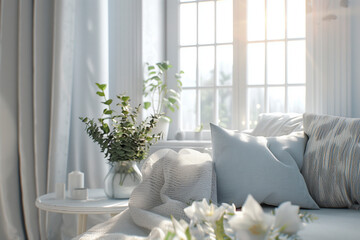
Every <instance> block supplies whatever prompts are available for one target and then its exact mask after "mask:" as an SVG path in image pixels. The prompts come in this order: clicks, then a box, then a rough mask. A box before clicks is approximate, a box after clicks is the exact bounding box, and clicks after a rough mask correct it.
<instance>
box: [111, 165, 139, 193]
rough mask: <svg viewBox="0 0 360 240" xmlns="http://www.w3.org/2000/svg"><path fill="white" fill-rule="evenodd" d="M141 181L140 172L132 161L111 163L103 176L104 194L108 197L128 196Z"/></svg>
mask: <svg viewBox="0 0 360 240" xmlns="http://www.w3.org/2000/svg"><path fill="white" fill-rule="evenodd" d="M141 181H142V175H141V172H140V170H139V168H138V166H137V164H136V162H134V161H119V162H116V163H113V164H112V166H111V168H110V170H109V173H108V174H107V175H106V176H105V179H104V183H105V188H104V190H105V194H106V196H107V197H108V198H117V199H121V198H129V197H130V195H131V193H132V191H133V190H134V188H135V187H136V186H137V185H139V184H140V182H141Z"/></svg>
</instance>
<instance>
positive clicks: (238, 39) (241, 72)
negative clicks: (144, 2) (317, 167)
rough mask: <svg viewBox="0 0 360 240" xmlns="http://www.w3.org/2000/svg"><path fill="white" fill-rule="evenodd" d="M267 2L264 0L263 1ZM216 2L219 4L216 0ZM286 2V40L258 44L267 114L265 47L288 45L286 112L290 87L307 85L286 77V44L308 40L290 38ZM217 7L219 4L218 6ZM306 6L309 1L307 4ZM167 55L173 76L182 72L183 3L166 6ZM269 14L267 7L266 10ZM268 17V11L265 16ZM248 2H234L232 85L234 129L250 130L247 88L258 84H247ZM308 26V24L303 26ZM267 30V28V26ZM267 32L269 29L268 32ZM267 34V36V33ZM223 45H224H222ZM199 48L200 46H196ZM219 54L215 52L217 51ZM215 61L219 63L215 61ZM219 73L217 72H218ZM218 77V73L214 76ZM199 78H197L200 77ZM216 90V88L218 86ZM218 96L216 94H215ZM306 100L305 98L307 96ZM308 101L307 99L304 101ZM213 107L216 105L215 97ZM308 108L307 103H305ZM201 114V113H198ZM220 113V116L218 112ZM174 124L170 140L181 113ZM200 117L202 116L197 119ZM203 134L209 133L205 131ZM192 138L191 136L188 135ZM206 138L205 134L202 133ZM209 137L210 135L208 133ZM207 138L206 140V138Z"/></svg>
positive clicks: (285, 85)
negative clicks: (262, 60)
mask: <svg viewBox="0 0 360 240" xmlns="http://www.w3.org/2000/svg"><path fill="white" fill-rule="evenodd" d="M264 1H265V0H264ZM190 2H197V1H189V3H190ZM215 2H216V1H215ZM286 3H287V0H285V26H284V27H285V37H284V39H279V40H268V39H267V38H266V37H265V39H264V40H262V41H256V42H265V76H264V77H265V82H264V84H261V85H258V86H263V87H264V91H265V92H264V102H265V103H264V104H265V106H264V108H265V112H268V111H269V109H268V108H269V106H268V105H269V104H268V96H267V92H268V87H269V85H268V84H267V76H266V74H267V73H266V66H267V63H266V57H267V51H266V45H267V42H279V41H282V42H284V43H285V83H284V84H278V85H279V86H280V85H281V86H282V87H285V102H284V104H285V109H284V112H288V96H287V95H288V94H287V92H288V87H289V86H304V87H306V81H305V83H304V84H289V83H288V76H287V67H286V66H287V44H288V41H294V40H305V43H306V36H305V38H296V39H295V38H291V39H288V38H287V25H286V22H287V5H286ZM215 4H216V3H215ZM304 4H306V1H305V3H304ZM166 11H167V12H166V20H167V25H166V54H167V59H168V60H169V61H170V62H171V63H172V65H173V68H172V70H171V71H173V72H170V74H173V73H175V72H177V71H179V70H180V69H179V66H180V47H181V45H180V36H179V32H180V19H179V18H180V1H179V0H175V1H167V4H166ZM265 11H266V7H265ZM264 14H266V12H265V13H264ZM246 22H247V0H233V42H232V45H233V78H232V79H233V82H232V98H233V99H232V123H233V126H232V128H233V129H237V130H244V129H248V126H249V122H248V120H249V119H248V107H247V106H248V94H247V92H248V89H249V87H254V86H255V85H248V83H247V44H248V43H249V42H254V41H248V40H247V26H246ZM304 24H305V23H304ZM265 29H266V27H265ZM265 31H266V30H265ZM265 34H266V33H265ZM211 45H212V46H217V45H218V43H216V42H215V43H214V44H211ZM219 45H221V44H219ZM196 46H198V44H197V45H196ZM215 51H216V50H215ZM215 61H216V60H215ZM215 70H216V69H215ZM215 75H216V73H215ZM197 78H198V77H197ZM174 85H175V83H171V82H169V86H170V87H174ZM278 85H270V86H271V87H274V86H278ZM212 87H214V88H213V89H217V88H216V86H212ZM215 94H216V93H215ZM304 98H305V96H304ZM304 100H305V99H304ZM198 101H199V100H198ZM214 104H215V105H217V102H216V98H215V101H214ZM305 106H306V103H305ZM197 114H199V111H197ZM215 114H217V113H215ZM170 115H171V117H172V119H173V123H172V124H170V129H169V139H175V135H176V133H177V132H179V131H180V130H181V129H180V127H181V111H176V112H175V113H171V114H170ZM197 117H199V116H197ZM204 132H207V131H206V130H204ZM187 135H190V136H191V133H190V134H187ZM203 135H204V134H203ZM205 135H206V136H210V135H209V134H208V133H206V134H205ZM206 139H207V137H206Z"/></svg>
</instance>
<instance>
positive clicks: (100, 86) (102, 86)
mask: <svg viewBox="0 0 360 240" xmlns="http://www.w3.org/2000/svg"><path fill="white" fill-rule="evenodd" d="M96 85H97V86H98V88H99V89H100V90H101V91H105V89H106V84H100V83H96Z"/></svg>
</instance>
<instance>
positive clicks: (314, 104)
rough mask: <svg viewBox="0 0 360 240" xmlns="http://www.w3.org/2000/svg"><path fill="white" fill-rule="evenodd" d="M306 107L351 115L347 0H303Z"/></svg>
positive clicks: (333, 113)
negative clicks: (305, 21) (305, 0)
mask: <svg viewBox="0 0 360 240" xmlns="http://www.w3.org/2000/svg"><path fill="white" fill-rule="evenodd" d="M306 27H307V88H306V95H307V96H306V111H307V112H313V113H319V114H331V115H338V116H351V32H350V9H349V7H348V1H347V0H307V24H306Z"/></svg>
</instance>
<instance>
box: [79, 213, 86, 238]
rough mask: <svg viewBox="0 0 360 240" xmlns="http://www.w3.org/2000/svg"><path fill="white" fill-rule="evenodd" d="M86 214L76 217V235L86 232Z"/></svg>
mask: <svg viewBox="0 0 360 240" xmlns="http://www.w3.org/2000/svg"><path fill="white" fill-rule="evenodd" d="M86 222H87V214H79V215H78V225H77V234H78V235H79V234H82V233H83V232H85V231H86Z"/></svg>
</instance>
